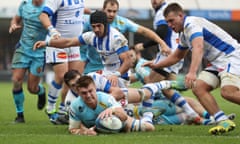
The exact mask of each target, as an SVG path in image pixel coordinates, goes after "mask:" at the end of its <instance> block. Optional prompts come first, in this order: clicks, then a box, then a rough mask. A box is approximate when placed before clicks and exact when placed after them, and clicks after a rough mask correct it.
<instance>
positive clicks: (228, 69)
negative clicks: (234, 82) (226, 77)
mask: <svg viewBox="0 0 240 144" xmlns="http://www.w3.org/2000/svg"><path fill="white" fill-rule="evenodd" d="M230 68H231V64H230V63H229V64H228V66H227V72H230Z"/></svg>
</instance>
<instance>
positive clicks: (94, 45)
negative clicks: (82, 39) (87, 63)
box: [93, 36, 97, 48]
mask: <svg viewBox="0 0 240 144" xmlns="http://www.w3.org/2000/svg"><path fill="white" fill-rule="evenodd" d="M93 47H95V48H96V47H97V37H96V36H95V37H94V39H93Z"/></svg>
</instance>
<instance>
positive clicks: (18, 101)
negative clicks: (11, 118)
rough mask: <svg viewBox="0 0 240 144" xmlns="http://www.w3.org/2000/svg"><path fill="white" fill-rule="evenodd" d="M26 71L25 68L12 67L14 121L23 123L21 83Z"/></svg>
mask: <svg viewBox="0 0 240 144" xmlns="http://www.w3.org/2000/svg"><path fill="white" fill-rule="evenodd" d="M25 73H26V69H20V68H13V69H12V83H13V88H12V94H13V99H14V104H15V107H16V113H17V117H16V119H15V122H16V123H24V122H25V120H24V106H23V103H24V97H25V96H24V92H23V88H22V83H23V80H24V75H25Z"/></svg>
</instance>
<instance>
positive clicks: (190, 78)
mask: <svg viewBox="0 0 240 144" xmlns="http://www.w3.org/2000/svg"><path fill="white" fill-rule="evenodd" d="M196 79H197V75H196V74H195V73H190V72H189V73H188V74H187V75H186V76H185V85H186V87H187V88H194V87H195V86H196Z"/></svg>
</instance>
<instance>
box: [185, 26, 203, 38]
mask: <svg viewBox="0 0 240 144" xmlns="http://www.w3.org/2000/svg"><path fill="white" fill-rule="evenodd" d="M184 35H185V36H186V38H188V40H189V41H190V42H192V40H193V39H194V38H196V37H203V27H202V26H200V25H199V24H195V22H187V23H186V24H185V25H184Z"/></svg>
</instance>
